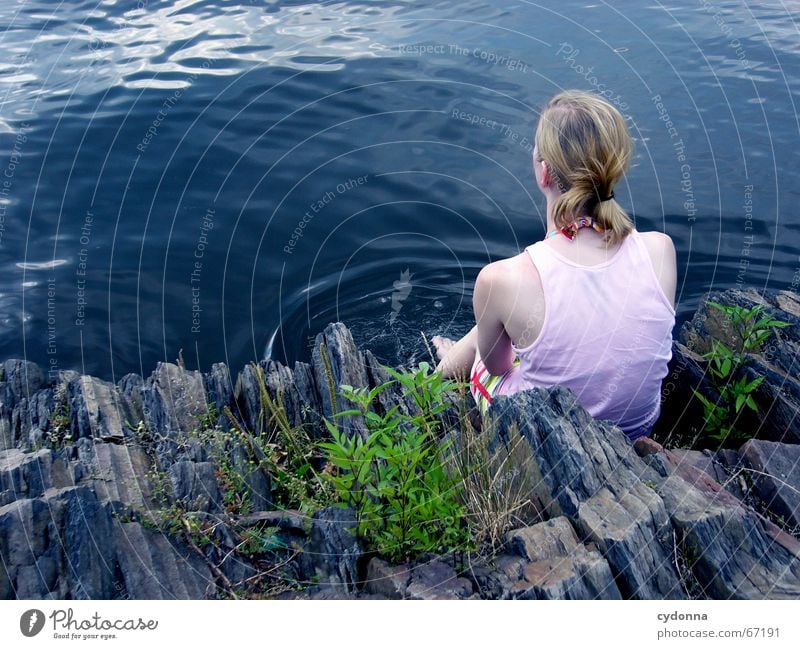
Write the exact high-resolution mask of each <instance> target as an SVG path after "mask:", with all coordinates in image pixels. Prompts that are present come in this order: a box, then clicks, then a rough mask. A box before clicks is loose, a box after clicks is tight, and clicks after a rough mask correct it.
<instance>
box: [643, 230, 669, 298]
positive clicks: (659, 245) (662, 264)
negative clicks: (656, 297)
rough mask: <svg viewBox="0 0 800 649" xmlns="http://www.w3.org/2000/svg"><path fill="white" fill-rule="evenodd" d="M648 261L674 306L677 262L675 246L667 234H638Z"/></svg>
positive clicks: (657, 232) (654, 232) (655, 231)
mask: <svg viewBox="0 0 800 649" xmlns="http://www.w3.org/2000/svg"><path fill="white" fill-rule="evenodd" d="M639 236H640V237H641V238H642V241H643V242H644V245H645V247H646V248H647V252H648V253H649V254H650V260H651V261H652V263H653V270H655V273H656V277H657V278H658V280H659V282H660V283H661V287H662V288H663V289H664V293H665V294H666V296H667V298H668V299H669V300H670V302H671V303H672V304H673V306H674V304H675V290H676V287H677V283H678V278H677V274H678V262H677V256H676V253H675V244H674V243H672V239H671V238H670V236H669V235H668V234H665V233H664V232H659V231H657V230H654V231H652V232H639Z"/></svg>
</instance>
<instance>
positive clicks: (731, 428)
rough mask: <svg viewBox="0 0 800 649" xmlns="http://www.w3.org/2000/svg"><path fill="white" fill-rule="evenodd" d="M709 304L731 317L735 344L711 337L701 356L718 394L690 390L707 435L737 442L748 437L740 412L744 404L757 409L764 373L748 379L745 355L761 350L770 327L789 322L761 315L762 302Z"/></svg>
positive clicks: (773, 327) (718, 442) (771, 331)
mask: <svg viewBox="0 0 800 649" xmlns="http://www.w3.org/2000/svg"><path fill="white" fill-rule="evenodd" d="M708 304H709V306H711V307H713V308H715V309H718V310H719V311H721V312H722V313H723V314H725V315H726V316H727V317H728V318H729V319H730V323H731V325H732V326H733V328H734V331H735V332H736V335H737V338H738V341H737V343H738V344H737V347H736V348H735V349H731V348H730V347H728V346H727V345H725V344H724V343H723V342H720V341H718V340H712V341H711V350H710V351H709V352H708V353H706V354H705V355H704V358H706V359H708V361H709V366H708V371H709V374H710V379H711V385H712V386H713V387H714V389H715V390H716V391H717V393H718V395H719V397H718V398H717V399H715V400H713V401H712V400H711V399H709V398H707V397H705V396H704V395H702V394H701V393H700V392H698V391H697V390H693V392H694V394H695V396H696V397H697V399H698V400H699V401H700V402H701V403H702V404H703V411H704V415H705V433H706V436H707V437H708V438H709V439H710V440H712V441H713V442H715V443H717V444H718V445H720V446H721V445H722V444H725V443H728V444H739V443H741V442H744V441H745V440H747V439H749V438H750V437H751V435H749V434H747V433H746V432H744V431H742V430H740V429H739V428H738V427H737V422H738V418H739V414H740V413H741V411H742V410H743V409H744V408H745V407H747V408H749V409H750V410H752V411H753V412H758V405H757V404H756V402H755V400H754V399H753V392H755V390H756V389H757V388H758V386H760V385H761V383H762V382H763V381H764V377H763V376H759V377H757V378H755V379H753V380H752V381H750V380H748V377H747V376H746V375H745V373H744V372H743V370H744V367H745V366H746V364H747V362H748V359H747V356H746V355H747V354H757V353H760V352H761V346H762V344H763V343H764V342H765V341H766V340H767V339H768V338H769V336H770V335H771V334H772V333H773V330H774V329H777V328H781V327H787V326H789V324H790V323H788V322H784V321H782V320H775V319H774V318H772V317H771V316H768V315H763V310H764V307H763V306H761V305H758V306H755V307H753V308H752V309H745V308H744V307H740V306H728V305H722V304H717V303H716V302H709V303H708Z"/></svg>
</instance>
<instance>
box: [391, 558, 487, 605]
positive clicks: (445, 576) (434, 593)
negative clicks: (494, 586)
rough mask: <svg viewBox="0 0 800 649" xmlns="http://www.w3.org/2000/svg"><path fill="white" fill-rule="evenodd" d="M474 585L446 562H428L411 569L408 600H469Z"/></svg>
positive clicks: (407, 590) (407, 588) (407, 591)
mask: <svg viewBox="0 0 800 649" xmlns="http://www.w3.org/2000/svg"><path fill="white" fill-rule="evenodd" d="M472 592H473V590H472V583H471V582H470V581H469V580H468V579H464V578H463V577H459V576H458V575H457V574H456V572H455V570H453V568H452V567H451V566H449V565H447V564H446V563H445V562H444V561H437V560H434V561H426V562H424V563H420V564H418V565H416V566H414V567H413V568H412V569H411V578H410V580H409V583H408V586H407V587H406V597H407V598H408V599H426V600H427V599H467V598H468V597H470V596H471V595H472Z"/></svg>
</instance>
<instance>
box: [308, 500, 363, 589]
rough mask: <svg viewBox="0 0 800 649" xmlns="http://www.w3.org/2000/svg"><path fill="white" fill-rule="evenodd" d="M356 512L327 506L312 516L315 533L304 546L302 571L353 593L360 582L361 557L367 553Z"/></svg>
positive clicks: (312, 533)
mask: <svg viewBox="0 0 800 649" xmlns="http://www.w3.org/2000/svg"><path fill="white" fill-rule="evenodd" d="M356 527H357V522H356V513H355V511H354V510H353V509H350V508H344V507H326V508H324V509H321V510H319V511H318V512H316V513H315V514H314V515H313V516H312V518H311V532H310V535H309V539H308V542H307V543H306V546H305V547H304V548H303V553H302V559H301V564H302V565H303V568H302V572H303V574H304V575H306V576H307V577H308V578H309V579H311V578H312V577H316V578H317V579H318V580H319V582H320V584H327V585H330V586H333V587H336V588H338V589H340V590H342V591H343V592H346V593H353V592H355V590H356V584H357V583H358V560H359V558H360V557H361V555H362V554H363V549H362V547H361V543H360V541H359V540H358V538H357V537H356Z"/></svg>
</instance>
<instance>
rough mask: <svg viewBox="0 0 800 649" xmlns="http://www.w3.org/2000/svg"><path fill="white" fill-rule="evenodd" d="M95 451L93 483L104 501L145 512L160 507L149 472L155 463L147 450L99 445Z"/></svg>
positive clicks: (114, 445)
mask: <svg viewBox="0 0 800 649" xmlns="http://www.w3.org/2000/svg"><path fill="white" fill-rule="evenodd" d="M92 450H93V452H94V462H93V465H92V468H93V471H92V476H93V483H92V485H93V487H94V490H95V493H96V494H97V498H98V500H99V501H100V502H101V503H104V504H106V503H108V504H110V505H111V507H112V509H115V510H116V509H119V510H120V511H130V510H133V511H139V512H143V513H144V512H149V511H150V510H152V509H154V508H157V507H158V506H159V503H158V502H157V499H156V496H155V494H154V491H153V484H152V482H151V479H150V475H149V474H150V472H151V471H152V470H153V465H152V462H151V461H150V458H149V457H148V455H147V454H146V453H145V452H144V450H143V449H141V448H139V447H137V446H132V445H119V444H95V445H94V446H93V449H92Z"/></svg>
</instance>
